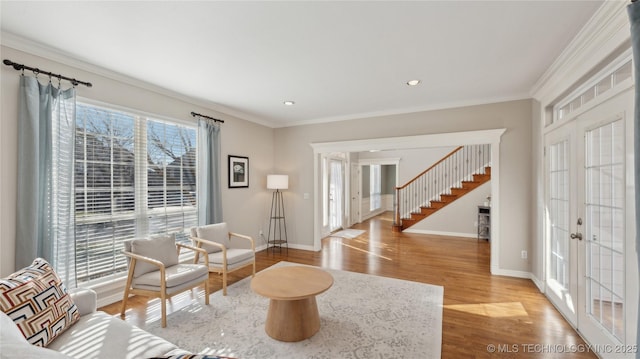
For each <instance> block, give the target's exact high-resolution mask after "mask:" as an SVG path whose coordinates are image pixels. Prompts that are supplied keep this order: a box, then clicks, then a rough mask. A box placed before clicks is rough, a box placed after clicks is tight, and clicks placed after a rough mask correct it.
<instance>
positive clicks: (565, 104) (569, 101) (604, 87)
mask: <svg viewBox="0 0 640 359" xmlns="http://www.w3.org/2000/svg"><path fill="white" fill-rule="evenodd" d="M632 75H633V68H632V62H631V60H628V61H626V62H624V63H623V64H622V65H619V66H617V67H615V68H614V69H613V70H612V71H609V72H605V75H604V76H602V77H601V78H600V79H599V81H597V83H595V84H593V85H591V86H589V87H588V88H587V89H586V90H584V91H583V92H579V93H577V94H571V95H569V96H567V97H566V98H565V99H564V100H562V101H561V102H560V103H559V105H556V106H555V113H554V118H553V122H558V121H561V120H563V119H566V118H567V117H569V114H571V113H575V112H576V111H578V110H579V109H580V108H581V107H582V106H585V105H586V104H588V103H590V102H591V100H594V99H596V98H598V97H599V96H602V95H604V94H605V93H607V92H608V91H609V90H611V89H613V88H615V87H616V86H618V85H621V84H624V82H625V81H626V80H629V79H631V76H632Z"/></svg>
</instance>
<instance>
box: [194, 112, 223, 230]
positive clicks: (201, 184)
mask: <svg viewBox="0 0 640 359" xmlns="http://www.w3.org/2000/svg"><path fill="white" fill-rule="evenodd" d="M220 180H221V177H220V125H219V124H217V123H216V122H214V121H209V120H206V119H198V225H200V226H202V225H206V224H213V223H219V222H222V195H221V189H220V188H221V185H220Z"/></svg>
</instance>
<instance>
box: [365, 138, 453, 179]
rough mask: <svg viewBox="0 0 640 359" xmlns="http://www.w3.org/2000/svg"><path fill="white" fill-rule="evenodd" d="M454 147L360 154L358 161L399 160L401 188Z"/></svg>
mask: <svg viewBox="0 0 640 359" xmlns="http://www.w3.org/2000/svg"><path fill="white" fill-rule="evenodd" d="M455 148H456V146H447V147H432V148H416V149H407V150H401V151H380V152H360V153H359V159H360V160H371V159H383V158H399V159H400V164H399V165H398V177H399V178H398V186H402V185H403V184H405V183H407V182H408V181H410V180H411V179H413V178H414V177H415V176H417V175H418V174H420V173H421V172H422V171H424V170H426V169H427V168H429V167H430V166H431V165H433V164H434V163H436V162H437V161H439V160H440V159H442V157H444V156H446V155H447V154H448V153H449V152H451V151H453V150H454V149H455Z"/></svg>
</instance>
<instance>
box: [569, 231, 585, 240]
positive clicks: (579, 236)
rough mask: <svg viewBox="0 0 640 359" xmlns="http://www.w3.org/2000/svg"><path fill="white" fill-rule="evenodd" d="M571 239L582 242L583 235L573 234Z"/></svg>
mask: <svg viewBox="0 0 640 359" xmlns="http://www.w3.org/2000/svg"><path fill="white" fill-rule="evenodd" d="M569 237H571V239H576V238H578V240H579V241H581V240H582V233H580V232H576V233H571V235H570V236H569Z"/></svg>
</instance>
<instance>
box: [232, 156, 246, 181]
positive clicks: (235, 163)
mask: <svg viewBox="0 0 640 359" xmlns="http://www.w3.org/2000/svg"><path fill="white" fill-rule="evenodd" d="M229 188H249V157H245V156H235V155H229Z"/></svg>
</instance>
